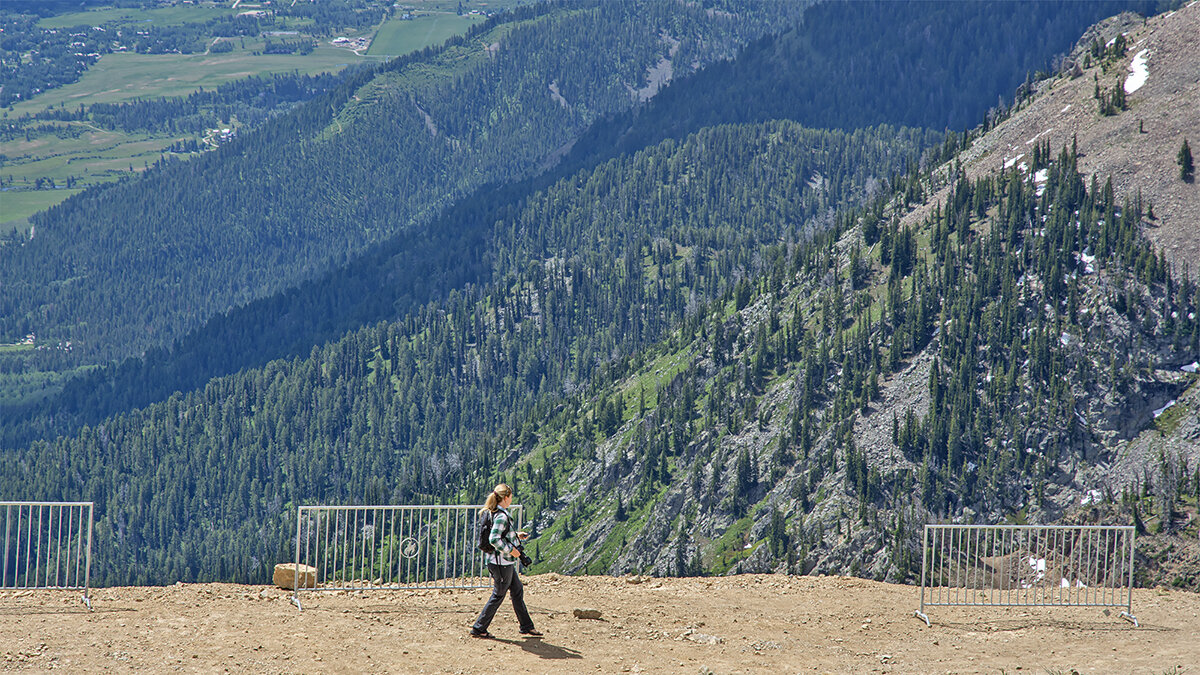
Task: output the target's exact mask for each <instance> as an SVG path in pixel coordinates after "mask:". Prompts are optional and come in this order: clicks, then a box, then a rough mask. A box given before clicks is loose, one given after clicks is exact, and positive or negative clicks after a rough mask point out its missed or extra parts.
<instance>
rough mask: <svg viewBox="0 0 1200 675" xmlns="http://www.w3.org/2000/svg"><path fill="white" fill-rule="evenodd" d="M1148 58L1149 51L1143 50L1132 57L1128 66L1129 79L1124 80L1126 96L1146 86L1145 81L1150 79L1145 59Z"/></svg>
mask: <svg viewBox="0 0 1200 675" xmlns="http://www.w3.org/2000/svg"><path fill="white" fill-rule="evenodd" d="M1149 56H1150V50H1149V49H1143V50H1142V51H1140V52H1138V53H1137V54H1136V55H1134V57H1133V63H1130V64H1129V77H1127V78H1125V93H1126V94H1132V93H1133V92H1135V91H1137V90H1138V89H1141V88H1142V85H1144V84H1146V80H1147V79H1148V78H1149V77H1150V68H1149V67H1148V66H1147V65H1146V59H1147V58H1149Z"/></svg>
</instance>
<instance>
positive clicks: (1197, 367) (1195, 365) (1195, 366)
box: [1180, 361, 1200, 373]
mask: <svg viewBox="0 0 1200 675" xmlns="http://www.w3.org/2000/svg"><path fill="white" fill-rule="evenodd" d="M1180 370H1182V371H1183V372H1185V373H1195V372H1200V361H1192V362H1191V363H1189V364H1187V365H1186V366H1184V367H1182V368H1180Z"/></svg>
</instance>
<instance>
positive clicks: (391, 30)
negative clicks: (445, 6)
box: [367, 13, 484, 56]
mask: <svg viewBox="0 0 1200 675" xmlns="http://www.w3.org/2000/svg"><path fill="white" fill-rule="evenodd" d="M483 21H484V17H482V16H479V15H473V16H458V15H456V14H453V13H449V14H424V15H421V16H418V17H416V18H415V19H408V20H405V19H400V18H393V19H389V20H387V21H385V22H384V23H383V25H382V26H380V27H379V31H378V32H377V33H376V34H375V39H374V40H373V41H372V42H371V48H370V49H368V50H367V54H368V55H369V56H401V55H404V54H408V53H409V52H414V51H417V50H418V49H424V48H426V47H429V46H432V45H440V44H442V43H443V42H445V41H446V40H447V39H448V38H450V37H452V36H454V35H461V34H463V33H465V32H467V29H469V28H470V27H471V26H473V25H475V24H477V23H482V22H483Z"/></svg>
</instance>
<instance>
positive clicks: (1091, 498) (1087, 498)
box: [1079, 490, 1104, 506]
mask: <svg viewBox="0 0 1200 675" xmlns="http://www.w3.org/2000/svg"><path fill="white" fill-rule="evenodd" d="M1103 496H1104V493H1102V492H1100V491H1099V490H1088V493H1087V494H1086V495H1084V496H1083V499H1080V500H1079V505H1080V506H1087V505H1088V504H1092V503H1096V504H1099V503H1100V499H1101V497H1103Z"/></svg>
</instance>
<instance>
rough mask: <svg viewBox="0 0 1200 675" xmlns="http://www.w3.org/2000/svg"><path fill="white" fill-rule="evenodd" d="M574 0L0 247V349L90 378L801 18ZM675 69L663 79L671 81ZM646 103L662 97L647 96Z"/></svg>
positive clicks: (780, 11)
mask: <svg viewBox="0 0 1200 675" xmlns="http://www.w3.org/2000/svg"><path fill="white" fill-rule="evenodd" d="M720 6H721V7H722V8H723V9H724V10H735V11H732V12H731V11H721V12H709V11H706V8H705V7H703V6H700V5H692V4H687V5H685V4H680V3H658V2H581V3H569V4H554V5H539V6H537V7H534V8H529V9H522V10H517V11H514V12H512V13H506V14H505V15H502V17H503V18H497V19H495V20H491V21H489V22H487V23H485V24H483V25H481V26H480V27H477V28H475V29H472V31H471V32H470V33H469V34H468V36H467V37H466V38H463V39H452V40H450V41H449V42H448V43H447V45H446V46H445V47H443V48H441V49H436V50H423V51H422V52H419V53H417V54H414V55H412V56H409V57H404V58H401V59H397V60H394V61H392V62H390V63H388V64H387V65H385V66H381V67H380V68H379V69H378V70H376V71H371V72H367V73H362V74H359V75H358V76H355V77H352V78H351V79H350V80H348V81H347V82H346V83H344V84H343V85H342V86H341V87H339V88H338V89H336V90H335V91H333V92H330V93H329V94H326V95H325V96H323V97H321V98H320V99H318V100H316V101H314V102H313V103H312V104H311V105H308V106H304V107H303V108H302V109H300V110H297V111H295V112H294V113H292V114H288V115H284V116H282V117H280V118H277V119H276V120H273V121H272V122H270V123H268V124H267V125H265V126H264V127H263V128H261V129H260V130H258V131H257V132H254V133H251V134H248V135H247V136H245V137H242V138H239V139H237V140H236V141H234V142H232V143H229V144H226V145H224V146H222V147H221V148H220V149H218V150H216V151H214V152H212V153H207V154H205V155H203V156H201V157H198V158H196V159H194V160H190V161H185V162H181V161H168V162H164V163H162V164H160V165H158V166H155V167H153V168H152V170H150V171H147V172H146V173H145V174H143V175H141V176H139V177H138V178H136V179H133V180H128V181H124V182H121V183H118V184H113V185H106V186H101V187H96V188H93V189H91V190H88V191H87V192H85V193H84V194H81V195H78V196H77V197H75V198H72V199H69V200H68V201H66V202H64V203H63V204H61V205H59V206H57V207H55V208H53V209H50V210H49V211H47V212H44V213H42V214H40V215H38V216H35V217H34V218H32V219H31V221H30V222H31V224H32V225H33V230H32V231H31V233H30V237H29V239H28V240H22V241H17V242H10V244H9V245H7V246H3V247H2V248H0V278H2V279H3V282H2V283H3V286H2V287H0V289H2V293H0V298H2V300H0V303H2V305H0V334H4V335H7V336H16V337H21V336H24V335H25V334H27V333H30V332H33V333H35V334H37V335H38V336H39V338H40V339H43V340H46V341H47V343H48V344H53V343H57V342H61V343H65V342H67V341H69V342H70V343H71V350H70V352H69V353H66V354H65V355H64V356H63V358H65V359H68V360H70V361H72V362H75V363H79V362H93V363H94V362H96V361H98V360H105V359H109V358H113V357H123V356H127V355H131V354H138V353H140V352H141V351H143V350H144V349H146V348H147V347H150V346H154V345H162V344H169V343H170V342H171V341H172V340H174V339H175V338H177V337H179V336H181V335H182V334H183V333H184V332H185V331H187V330H189V329H192V328H195V327H197V326H198V325H200V323H201V322H202V321H203V320H204V319H206V318H207V317H209V316H211V315H213V314H215V313H217V312H222V311H225V310H227V309H229V308H230V307H232V306H234V305H238V304H242V303H245V302H247V301H249V300H252V299H254V298H258V297H262V296H264V295H266V294H269V293H271V292H274V291H278V290H280V289H284V288H287V287H289V286H292V285H294V284H297V283H299V282H301V281H303V280H305V279H308V278H312V277H313V276H316V275H318V274H319V273H321V272H322V271H324V270H326V269H329V268H330V267H331V266H334V265H338V264H342V263H344V262H345V261H346V260H347V259H348V258H349V257H350V256H352V255H354V254H356V253H358V252H361V251H362V250H363V248H364V247H365V246H367V245H368V244H370V243H372V242H378V241H381V240H383V239H386V238H388V237H390V236H393V235H395V234H396V233H397V232H400V231H403V230H404V229H406V228H409V227H412V226H413V225H414V224H421V223H426V222H428V220H429V219H430V218H432V217H434V216H436V215H437V214H438V213H439V212H440V211H441V210H442V209H443V208H444V207H445V206H447V205H449V204H450V203H453V201H454V200H456V199H458V198H460V197H462V196H465V195H466V194H468V193H470V192H471V191H472V190H474V189H476V188H477V187H479V186H480V185H482V184H484V183H487V182H501V181H508V180H511V179H514V178H518V177H520V176H521V175H523V174H524V173H525V172H526V171H528V170H529V169H530V168H531V167H534V166H536V165H537V164H538V163H539V162H541V161H542V160H543V159H544V158H545V157H546V156H547V155H549V154H551V153H552V152H553V151H555V150H556V149H557V148H559V147H561V146H563V145H564V144H568V143H570V142H571V141H572V140H573V139H574V138H575V137H576V136H577V135H578V134H579V133H580V132H581V131H582V130H583V129H585V128H586V127H587V125H588V124H590V123H591V122H592V121H594V120H595V119H597V117H598V116H599V115H602V114H606V113H612V112H617V111H620V110H622V109H624V108H628V107H629V106H631V105H633V103H634V102H635V101H636V100H638V98H639V96H640V97H648V96H650V95H651V94H652V93H653V92H654V91H656V87H655V86H651V85H649V84H648V78H651V77H652V76H653V74H654V71H655V69H656V68H659V69H662V68H666V69H669V71H670V72H675V71H677V72H679V73H681V74H682V73H686V72H688V71H690V70H694V69H696V68H699V67H700V66H702V65H704V64H706V63H708V62H711V61H712V60H714V59H719V58H727V57H730V56H732V55H733V54H734V53H736V51H737V49H738V47H739V45H741V44H744V43H745V42H746V41H747V40H749V39H751V38H753V37H757V36H758V35H761V34H762V32H763V31H765V30H767V29H768V28H770V27H771V26H775V25H779V24H784V25H786V24H787V22H788V21H789V20H790V17H791V16H792V15H793V14H796V13H798V12H799V9H800V6H799V5H796V4H794V3H752V2H751V3H739V2H723V3H721V4H720ZM664 61H665V62H666V65H665V66H664ZM648 87H649V88H648Z"/></svg>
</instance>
